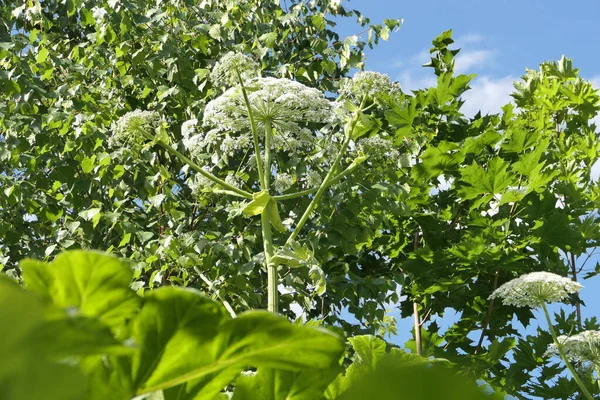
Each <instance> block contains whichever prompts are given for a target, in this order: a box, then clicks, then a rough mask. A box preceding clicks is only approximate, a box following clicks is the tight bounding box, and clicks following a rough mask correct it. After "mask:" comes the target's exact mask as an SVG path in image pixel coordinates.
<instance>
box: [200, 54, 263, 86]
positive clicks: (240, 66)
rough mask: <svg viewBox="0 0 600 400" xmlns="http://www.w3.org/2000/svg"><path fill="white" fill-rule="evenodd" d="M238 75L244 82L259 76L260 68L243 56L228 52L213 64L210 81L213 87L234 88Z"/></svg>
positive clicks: (250, 59)
mask: <svg viewBox="0 0 600 400" xmlns="http://www.w3.org/2000/svg"><path fill="white" fill-rule="evenodd" d="M238 73H239V74H240V76H241V78H242V81H243V82H246V81H248V80H250V79H253V78H257V77H258V76H259V75H260V67H259V65H258V63H257V62H256V61H254V60H253V59H252V58H250V57H248V56H246V55H244V54H241V53H234V52H229V53H227V54H225V55H224V56H223V57H222V58H221V59H220V60H219V61H218V62H217V63H216V64H215V66H214V68H213V69H212V71H211V73H210V79H211V81H212V82H213V84H214V85H215V86H219V87H231V86H236V85H238V84H239V83H240V80H239V78H238V75H237V74H238Z"/></svg>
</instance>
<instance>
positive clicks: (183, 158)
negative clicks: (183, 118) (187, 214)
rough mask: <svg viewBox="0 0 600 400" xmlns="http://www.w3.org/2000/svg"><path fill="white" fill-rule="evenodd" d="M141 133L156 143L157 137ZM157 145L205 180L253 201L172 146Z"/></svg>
mask: <svg viewBox="0 0 600 400" xmlns="http://www.w3.org/2000/svg"><path fill="white" fill-rule="evenodd" d="M141 132H142V134H143V135H144V137H145V138H146V139H148V140H151V141H154V140H155V139H156V138H155V137H153V136H152V135H150V134H149V133H147V132H145V131H141ZM156 144H157V145H159V146H160V147H162V148H163V149H165V150H167V151H168V152H169V153H171V154H173V155H174V156H175V157H177V158H179V159H180V160H181V161H183V162H184V163H186V164H188V165H189V166H190V167H191V168H192V169H193V170H195V171H196V172H197V173H199V174H200V175H202V176H204V177H205V178H208V179H210V180H211V181H213V182H215V183H216V184H218V185H220V186H222V187H223V188H225V189H226V190H229V191H231V192H233V193H235V194H237V195H239V196H240V197H243V198H246V199H252V193H249V192H246V191H245V190H242V189H240V188H237V187H235V186H233V185H230V184H229V183H227V182H225V181H224V180H222V179H219V178H217V177H216V176H214V175H213V174H211V173H210V172H208V171H205V170H203V169H202V168H200V166H199V165H198V164H196V163H195V162H193V161H192V160H191V159H190V158H189V157H186V156H185V155H183V154H182V153H181V152H179V151H177V150H175V149H174V148H173V147H171V145H169V144H167V143H165V142H161V141H156Z"/></svg>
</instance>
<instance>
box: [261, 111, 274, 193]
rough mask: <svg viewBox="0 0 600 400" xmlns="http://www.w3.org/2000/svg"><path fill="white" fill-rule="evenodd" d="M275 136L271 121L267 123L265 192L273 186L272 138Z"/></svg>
mask: <svg viewBox="0 0 600 400" xmlns="http://www.w3.org/2000/svg"><path fill="white" fill-rule="evenodd" d="M272 135H273V129H272V126H271V121H266V122H265V165H264V168H265V171H264V173H263V179H264V181H265V183H264V186H263V190H269V186H271V136H272Z"/></svg>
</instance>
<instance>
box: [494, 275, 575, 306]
mask: <svg viewBox="0 0 600 400" xmlns="http://www.w3.org/2000/svg"><path fill="white" fill-rule="evenodd" d="M582 288H583V286H582V285H581V284H580V283H578V282H575V281H573V280H572V279H569V278H565V277H564V276H560V275H556V274H552V273H550V272H532V273H530V274H525V275H521V276H520V277H518V278H516V279H513V280H511V281H509V282H507V283H505V284H504V285H502V286H500V287H499V288H498V289H496V290H494V292H493V293H492V294H491V295H490V297H489V299H494V298H498V297H500V298H502V302H503V303H504V304H506V305H514V306H517V307H531V308H537V307H540V306H541V305H542V304H544V303H553V302H556V301H562V300H564V299H566V298H567V297H568V296H569V295H570V294H573V293H577V292H579V291H580V290H581V289H582Z"/></svg>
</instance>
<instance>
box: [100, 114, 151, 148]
mask: <svg viewBox="0 0 600 400" xmlns="http://www.w3.org/2000/svg"><path fill="white" fill-rule="evenodd" d="M160 123H161V118H160V115H159V114H158V113H157V112H156V111H141V110H135V111H131V112H128V113H126V114H125V115H123V116H122V117H121V118H119V119H118V120H117V121H116V122H114V123H113V124H112V126H111V130H112V136H111V137H110V138H109V139H108V144H109V145H110V146H112V147H119V146H123V145H125V144H128V143H130V142H131V141H141V140H143V139H142V135H141V131H146V132H148V133H152V132H151V131H153V130H155V129H156V128H158V127H159V126H160Z"/></svg>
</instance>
